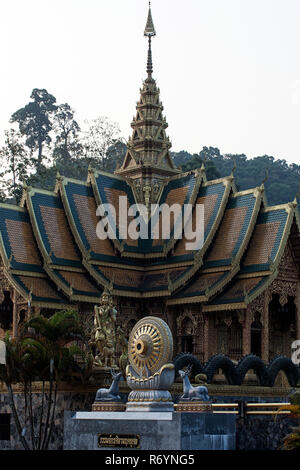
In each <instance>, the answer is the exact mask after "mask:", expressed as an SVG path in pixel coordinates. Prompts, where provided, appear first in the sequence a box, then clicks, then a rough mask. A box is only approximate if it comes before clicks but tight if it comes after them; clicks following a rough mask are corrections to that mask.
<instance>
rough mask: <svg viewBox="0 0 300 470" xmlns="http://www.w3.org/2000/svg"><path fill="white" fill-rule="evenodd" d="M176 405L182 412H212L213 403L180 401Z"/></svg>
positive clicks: (176, 408)
mask: <svg viewBox="0 0 300 470" xmlns="http://www.w3.org/2000/svg"><path fill="white" fill-rule="evenodd" d="M174 407H175V411H178V412H180V413H212V406H211V403H208V402H205V401H180V402H179V403H177V405H174Z"/></svg>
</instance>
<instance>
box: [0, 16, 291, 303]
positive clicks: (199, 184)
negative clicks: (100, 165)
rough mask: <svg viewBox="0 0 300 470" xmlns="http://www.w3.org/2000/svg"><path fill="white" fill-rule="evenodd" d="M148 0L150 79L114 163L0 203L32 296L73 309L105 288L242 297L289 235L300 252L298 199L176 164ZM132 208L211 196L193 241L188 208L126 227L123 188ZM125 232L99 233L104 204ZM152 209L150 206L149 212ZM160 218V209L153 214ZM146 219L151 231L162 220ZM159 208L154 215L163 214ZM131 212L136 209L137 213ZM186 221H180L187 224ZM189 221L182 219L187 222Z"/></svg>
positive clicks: (206, 299) (2, 242)
mask: <svg viewBox="0 0 300 470" xmlns="http://www.w3.org/2000/svg"><path fill="white" fill-rule="evenodd" d="M155 34H156V33H155V29H154V25H153V21H152V16H151V11H149V16H148V21H147V26H146V29H145V35H146V36H147V37H148V40H149V50H148V62H147V74H148V76H147V79H146V80H145V82H144V84H143V87H142V89H141V91H140V100H139V101H138V103H137V114H136V117H135V118H134V121H133V123H132V128H133V135H132V138H131V139H130V140H129V142H128V150H127V153H126V156H125V159H124V163H123V165H122V166H121V168H119V169H117V170H116V172H115V174H114V175H113V174H109V173H105V172H103V171H97V170H93V169H89V171H88V175H87V179H86V181H79V180H73V179H69V178H66V177H63V176H60V175H58V176H57V182H56V185H55V188H53V192H51V191H44V190H41V189H36V188H31V187H26V188H24V193H23V197H22V202H21V205H20V207H19V206H14V205H10V204H0V250H1V256H2V262H3V266H4V273H5V275H6V276H7V278H8V279H9V281H10V282H11V283H12V285H13V286H14V287H15V289H16V290H17V291H18V292H19V294H20V295H21V296H22V297H24V299H26V300H28V301H30V302H31V304H32V305H34V306H38V307H48V308H64V307H65V306H66V305H75V304H77V303H80V302H84V303H91V304H95V303H98V302H99V301H100V296H101V293H102V291H103V289H104V288H105V287H109V288H110V289H111V290H112V294H113V295H116V296H119V297H135V298H141V299H142V298H149V297H153V298H155V297H161V298H164V299H165V300H166V303H167V305H176V304H189V303H196V302H197V303H201V304H203V310H204V311H210V310H223V309H231V308H245V307H246V306H247V305H248V304H249V303H250V302H251V301H252V300H254V299H255V297H257V296H258V295H259V294H260V293H261V292H262V291H263V290H264V289H266V288H267V287H268V285H269V284H270V283H271V282H272V280H273V279H274V278H275V277H276V276H277V273H278V267H279V265H280V260H281V258H282V255H283V253H284V250H285V249H286V247H287V245H288V243H289V244H291V245H292V246H293V253H294V256H295V257H296V258H297V259H296V261H297V262H299V261H300V249H299V247H300V235H299V227H300V225H299V216H298V209H297V202H296V199H295V201H294V202H291V203H288V204H283V205H280V206H275V207H268V205H267V203H266V199H265V196H264V186H263V185H261V186H260V187H257V188H253V189H249V190H246V191H240V192H239V191H237V190H236V186H235V183H234V176H233V174H232V175H229V176H228V177H225V178H220V179H217V180H213V181H207V179H206V175H205V167H204V165H203V166H202V167H201V168H199V169H197V170H193V171H190V172H187V173H180V170H179V169H176V168H175V165H174V163H173V161H172V158H171V155H170V152H169V150H170V146H171V144H170V141H169V139H168V137H167V136H166V132H165V130H166V128H167V122H166V119H165V118H164V117H163V115H162V110H163V107H162V104H161V102H160V99H159V89H158V88H157V86H156V82H155V80H154V79H153V77H152V71H153V65H152V53H151V38H152V37H153V36H155ZM120 196H123V197H125V198H126V205H127V208H128V207H129V206H131V205H133V204H138V203H141V202H143V203H144V204H145V205H146V206H147V208H148V209H149V204H150V203H153V202H155V203H158V204H160V205H161V204H167V205H172V204H174V203H177V204H179V205H180V207H181V215H182V213H183V208H184V205H185V204H191V205H192V206H193V213H192V220H193V225H194V224H195V221H196V217H195V212H196V205H197V204H203V206H204V240H203V245H202V247H201V248H200V249H197V250H193V251H190V250H187V249H186V242H187V240H186V239H185V237H184V236H183V238H182V239H177V238H176V237H175V235H174V234H175V231H176V232H177V231H178V224H181V217H180V216H179V215H178V214H177V218H176V217H175V216H174V217H172V218H171V235H170V237H169V238H168V239H166V240H164V239H163V238H162V236H161V235H162V234H161V230H160V231H159V235H160V236H159V237H158V238H157V239H153V237H152V236H150V237H148V239H145V240H143V239H137V240H132V239H129V238H127V239H126V238H125V239H124V237H123V232H124V227H123V226H122V225H121V221H120V220H119V202H120V199H119V197H120ZM107 203H109V204H111V205H112V206H113V207H114V208H115V211H116V216H115V214H114V213H113V212H110V211H108V214H107V218H108V221H109V225H110V227H111V228H112V229H115V230H116V239H113V240H110V239H106V240H100V239H99V238H98V236H97V233H96V228H97V224H98V222H99V221H100V217H99V216H97V215H96V210H97V207H98V206H99V205H100V204H107ZM149 214H150V212H148V215H149ZM151 217H152V219H153V218H155V217H156V215H155V214H154V215H151ZM151 217H150V215H149V217H145V218H144V222H143V223H144V224H145V226H146V229H147V231H148V233H150V232H151V227H152V230H153V226H154V227H155V223H152V222H153V220H152V219H151ZM160 217H161V216H159V217H156V219H155V220H156V224H158V223H160ZM131 221H132V217H128V224H129V223H130V222H131ZM181 225H182V224H181ZM181 225H180V230H181V229H182V227H181Z"/></svg>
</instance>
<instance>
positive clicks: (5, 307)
mask: <svg viewBox="0 0 300 470" xmlns="http://www.w3.org/2000/svg"><path fill="white" fill-rule="evenodd" d="M12 323H13V302H12V300H11V298H10V292H9V291H4V299H3V302H2V303H1V305H0V327H1V328H2V329H3V330H4V331H6V330H9V329H11V328H12Z"/></svg>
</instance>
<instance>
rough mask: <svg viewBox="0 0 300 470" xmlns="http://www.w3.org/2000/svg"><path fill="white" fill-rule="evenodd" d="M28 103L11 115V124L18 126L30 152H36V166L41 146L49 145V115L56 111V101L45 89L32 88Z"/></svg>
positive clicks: (50, 125)
mask: <svg viewBox="0 0 300 470" xmlns="http://www.w3.org/2000/svg"><path fill="white" fill-rule="evenodd" d="M30 98H31V99H32V100H33V101H30V102H29V103H28V104H26V105H25V106H24V107H23V108H20V109H19V110H18V111H16V112H15V113H13V115H12V117H11V122H17V123H18V124H19V130H20V133H21V134H22V135H24V136H25V137H26V145H27V146H28V147H29V148H30V149H31V150H33V151H34V150H38V155H37V166H39V165H40V164H41V163H42V159H43V153H42V152H43V145H44V144H50V142H51V137H50V135H49V133H50V131H51V129H52V123H51V115H52V114H53V113H54V111H56V109H57V106H56V105H55V104H54V103H55V102H56V99H55V98H54V96H53V95H50V94H49V93H48V92H47V90H45V89H38V88H34V90H33V91H32V93H31V95H30Z"/></svg>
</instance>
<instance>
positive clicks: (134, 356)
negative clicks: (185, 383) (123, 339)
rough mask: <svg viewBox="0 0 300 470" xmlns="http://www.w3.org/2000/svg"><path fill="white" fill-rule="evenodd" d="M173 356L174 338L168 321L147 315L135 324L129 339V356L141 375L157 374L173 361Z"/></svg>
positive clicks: (136, 370) (134, 367) (132, 364)
mask: <svg viewBox="0 0 300 470" xmlns="http://www.w3.org/2000/svg"><path fill="white" fill-rule="evenodd" d="M172 356H173V338H172V333H171V330H170V328H169V327H168V325H167V323H166V322H164V321H163V320H161V319H160V318H156V317H145V318H142V320H140V321H138V322H137V323H136V324H135V325H134V327H133V329H132V331H131V333H130V336H129V341H128V358H129V362H130V364H131V366H132V368H133V369H134V370H135V372H136V373H137V374H138V375H139V376H142V377H147V376H149V375H153V374H155V373H156V372H158V371H159V370H160V369H161V367H162V366H163V365H165V364H167V363H169V362H171V360H172Z"/></svg>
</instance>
